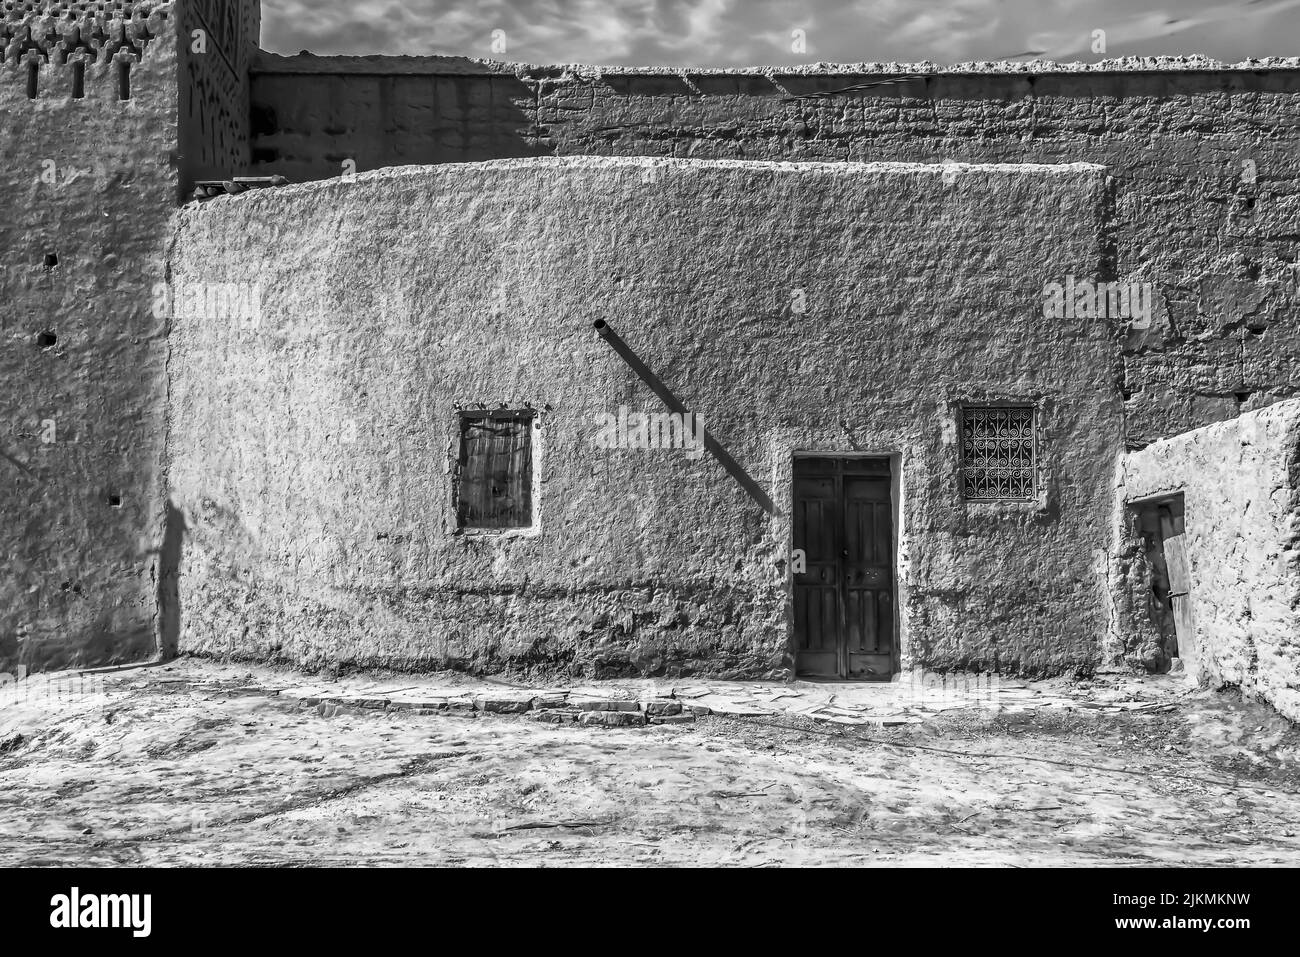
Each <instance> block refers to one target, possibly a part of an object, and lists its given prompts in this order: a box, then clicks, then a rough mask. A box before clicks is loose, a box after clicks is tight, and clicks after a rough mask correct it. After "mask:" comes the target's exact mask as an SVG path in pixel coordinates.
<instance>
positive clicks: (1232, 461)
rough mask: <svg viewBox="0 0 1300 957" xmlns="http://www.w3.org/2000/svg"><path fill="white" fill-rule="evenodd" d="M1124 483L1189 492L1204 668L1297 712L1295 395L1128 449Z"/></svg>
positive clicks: (1212, 677)
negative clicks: (1187, 431) (1173, 436)
mask: <svg viewBox="0 0 1300 957" xmlns="http://www.w3.org/2000/svg"><path fill="white" fill-rule="evenodd" d="M1122 488H1123V492H1124V495H1125V497H1126V498H1127V499H1128V500H1129V501H1132V500H1134V499H1141V498H1148V497H1151V496H1155V495H1162V494H1166V493H1173V492H1182V493H1183V496H1184V504H1185V507H1186V514H1185V529H1186V531H1185V537H1186V543H1187V546H1186V547H1187V554H1188V559H1189V562H1190V565H1191V598H1192V614H1193V618H1194V620H1195V633H1196V641H1195V648H1196V655H1197V659H1198V660H1197V664H1198V665H1199V670H1200V672H1201V674H1202V675H1203V676H1204V677H1205V678H1206V679H1207V680H1209V681H1211V682H1215V683H1219V684H1232V685H1237V686H1239V687H1241V688H1242V689H1243V690H1244V691H1246V692H1249V693H1253V694H1257V695H1259V696H1261V697H1263V698H1265V699H1266V700H1267V701H1269V702H1270V703H1272V704H1273V705H1274V706H1275V707H1276V708H1277V709H1278V710H1279V711H1281V712H1282V713H1283V714H1286V715H1287V716H1288V717H1290V718H1291V719H1292V720H1300V683H1298V682H1297V678H1296V676H1297V675H1298V674H1300V400H1291V401H1287V402H1282V403H1279V404H1276V405H1273V406H1270V407H1269V408H1267V409H1263V410H1260V411H1257V412H1250V413H1246V414H1244V415H1242V416H1241V417H1240V418H1238V419H1235V420H1233V421H1231V422H1223V423H1218V424H1215V425H1211V426H1207V427H1205V428H1202V429H1197V430H1196V431H1194V432H1189V433H1188V434H1186V435H1182V436H1179V437H1177V438H1174V439H1170V440H1168V441H1162V442H1157V443H1155V444H1154V445H1151V446H1148V447H1147V448H1146V449H1143V450H1142V451H1140V452H1136V453H1133V454H1131V455H1129V456H1128V457H1127V458H1126V460H1125V463H1124V469H1123V485H1122Z"/></svg>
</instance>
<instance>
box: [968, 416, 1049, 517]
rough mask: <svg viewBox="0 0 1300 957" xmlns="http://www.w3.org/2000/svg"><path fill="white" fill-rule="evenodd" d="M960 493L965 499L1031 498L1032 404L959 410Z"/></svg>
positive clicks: (1032, 452) (988, 500)
mask: <svg viewBox="0 0 1300 957" xmlns="http://www.w3.org/2000/svg"><path fill="white" fill-rule="evenodd" d="M961 479H962V493H963V495H964V496H965V497H966V499H967V500H969V501H975V502H999V501H1024V500H1027V499H1032V498H1033V497H1034V494H1035V488H1034V409H1033V406H1028V405H1025V406H996V405H994V406H967V407H966V408H963V409H962V410H961Z"/></svg>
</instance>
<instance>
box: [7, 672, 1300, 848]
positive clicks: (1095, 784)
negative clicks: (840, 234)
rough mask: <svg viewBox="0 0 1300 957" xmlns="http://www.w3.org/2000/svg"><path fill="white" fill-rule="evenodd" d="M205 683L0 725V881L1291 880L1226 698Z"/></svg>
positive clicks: (1287, 789)
mask: <svg viewBox="0 0 1300 957" xmlns="http://www.w3.org/2000/svg"><path fill="white" fill-rule="evenodd" d="M219 668H220V666H215V665H207V664H204V663H202V662H181V663H177V664H173V665H169V666H165V667H158V668H149V669H137V670H133V671H129V672H123V673H120V674H117V675H115V674H108V675H104V676H102V678H100V679H99V680H101V681H102V687H99V688H97V689H96V691H95V692H94V693H88V694H82V695H77V696H73V698H72V700H64V701H54V702H51V701H49V700H43V701H42V700H35V701H33V700H24V701H17V702H14V701H9V702H8V703H7V704H6V705H4V706H0V865H6V866H11V865H73V864H76V865H96V864H155V865H173V864H212V865H216V864H220V865H246V864H254V865H257V864H264V865H285V864H289V865H335V864H337V865H389V864H392V865H475V866H481V865H503V866H566V865H575V864H581V865H615V864H617V865H629V864H641V865H736V866H767V865H866V866H871V865H886V866H900V865H941V866H970V865H988V866H1016V865H1021V866H1025V865H1035V864H1037V865H1043V864H1071V865H1100V864H1105V865H1116V864H1120V865H1122V864H1162V863H1167V864H1187V865H1211V864H1216V865H1225V864H1226V865H1232V864H1242V865H1246V864H1249V865H1254V866H1260V865H1283V864H1285V865H1295V864H1297V863H1300V731H1298V730H1297V729H1296V728H1295V727H1294V726H1292V725H1291V724H1290V723H1289V722H1287V721H1286V720H1285V719H1282V718H1281V717H1279V716H1277V715H1276V713H1274V712H1273V711H1272V710H1271V709H1269V708H1268V707H1267V706H1264V705H1260V704H1255V703H1249V702H1243V701H1242V700H1241V699H1240V697H1239V696H1238V695H1237V694H1236V693H1235V692H1232V691H1224V692H1212V691H1198V692H1193V693H1182V694H1179V695H1176V696H1171V697H1170V699H1169V703H1168V705H1167V706H1165V705H1161V706H1160V707H1159V709H1157V710H1140V711H1133V712H1123V713H1111V712H1109V711H1104V710H1089V709H1087V708H1082V709H1078V710H1062V709H1059V708H1047V707H1044V708H1037V709H1035V708H1029V709H1013V710H1005V709H1001V708H990V707H983V708H949V709H946V710H943V711H941V712H940V713H936V714H933V715H928V716H926V718H925V720H924V721H922V722H920V723H913V724H906V725H901V726H887V727H879V726H842V725H834V724H825V723H816V722H814V721H812V720H810V719H809V718H807V717H806V716H801V715H798V714H779V715H774V716H753V715H749V716H741V715H735V714H732V715H717V714H714V715H708V716H703V717H700V718H699V720H698V721H697V722H696V723H694V724H684V725H664V726H651V727H644V728H596V727H582V726H577V725H572V724H565V725H552V724H544V723H539V722H538V721H535V720H532V719H531V718H530V717H529V716H528V715H497V714H482V713H479V712H476V711H473V710H469V709H464V710H449V711H444V712H438V713H433V714H421V713H417V712H415V711H393V710H387V711H385V710H378V709H365V708H333V707H325V706H321V705H317V706H311V705H309V704H306V703H304V702H302V701H300V700H294V699H291V698H287V697H285V696H283V695H280V694H277V693H275V692H269V693H259V692H258V691H257V690H256V687H257V684H258V681H257V679H258V677H259V676H258V674H256V672H257V669H249V668H247V667H244V668H242V669H241V670H240V678H239V680H226V679H225V678H224V677H221V675H225V674H227V673H228V672H229V669H227V671H226V672H220V671H219ZM214 669H218V670H217V671H215V672H214ZM214 674H217V675H218V678H219V680H217V679H214V677H213V675H214ZM299 677H300V678H301V676H299ZM282 683H283V682H282ZM1074 693H1075V694H1079V693H1080V692H1079V691H1078V690H1077V688H1076V689H1075V690H1074Z"/></svg>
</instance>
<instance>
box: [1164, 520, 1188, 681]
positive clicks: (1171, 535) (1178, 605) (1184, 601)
mask: <svg viewBox="0 0 1300 957" xmlns="http://www.w3.org/2000/svg"><path fill="white" fill-rule="evenodd" d="M1160 543H1161V548H1162V550H1163V551H1164V557H1165V567H1166V568H1167V569H1168V572H1169V603H1170V606H1171V607H1172V610H1173V617H1174V633H1175V635H1176V636H1177V639H1178V657H1179V658H1180V659H1182V662H1183V668H1184V670H1186V671H1188V672H1192V673H1195V672H1196V666H1197V658H1196V629H1195V627H1194V623H1193V621H1192V596H1191V590H1192V575H1191V567H1190V564H1189V563H1188V560H1187V538H1186V534H1185V525H1184V521H1183V503H1182V498H1181V496H1180V497H1179V498H1178V499H1177V500H1176V501H1174V502H1172V503H1170V504H1169V505H1161V506H1160Z"/></svg>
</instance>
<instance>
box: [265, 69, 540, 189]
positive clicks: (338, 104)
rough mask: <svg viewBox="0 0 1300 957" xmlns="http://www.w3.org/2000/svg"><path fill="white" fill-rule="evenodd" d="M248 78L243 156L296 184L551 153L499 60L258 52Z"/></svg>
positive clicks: (528, 103) (526, 98) (529, 93)
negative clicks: (533, 133)
mask: <svg viewBox="0 0 1300 957" xmlns="http://www.w3.org/2000/svg"><path fill="white" fill-rule="evenodd" d="M250 84H251V94H250V95H251V116H252V120H251V124H252V125H251V136H252V139H251V150H252V162H253V164H254V166H255V167H256V169H257V171H258V173H260V174H261V175H270V174H271V173H280V174H281V175H284V176H287V177H288V178H289V180H290V181H291V182H295V183H300V182H305V181H307V180H314V179H324V178H326V177H330V176H339V175H340V174H341V173H343V172H344V171H345V167H344V163H345V162H351V163H352V164H355V165H354V166H349V167H347V169H348V170H351V171H354V172H355V171H357V170H362V171H364V170H373V169H381V168H383V167H386V166H421V165H431V164H434V163H459V162H473V161H477V160H489V159H502V158H506V157H518V156H538V155H542V154H544V153H549V152H551V150H550V149H549V148H548V147H546V146H545V145H544V144H542V143H539V142H536V141H534V140H531V139H528V138H527V137H526V136H525V135H524V131H525V130H527V129H528V128H529V127H530V126H531V125H532V122H533V120H532V116H533V113H534V110H533V106H532V102H533V90H532V88H531V87H530V86H529V84H528V83H526V82H525V81H523V80H521V79H520V78H519V77H518V76H516V75H515V73H514V71H513V70H511V69H509V68H507V67H506V66H505V65H503V64H491V63H477V62H475V61H471V60H466V59H464V58H463V57H439V56H429V57H405V56H402V57H385V56H369V57H317V56H303V55H299V56H293V57H283V56H277V55H275V54H271V53H261V54H259V56H258V57H257V59H256V60H255V61H254V62H253V63H252V66H251V75H250Z"/></svg>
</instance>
